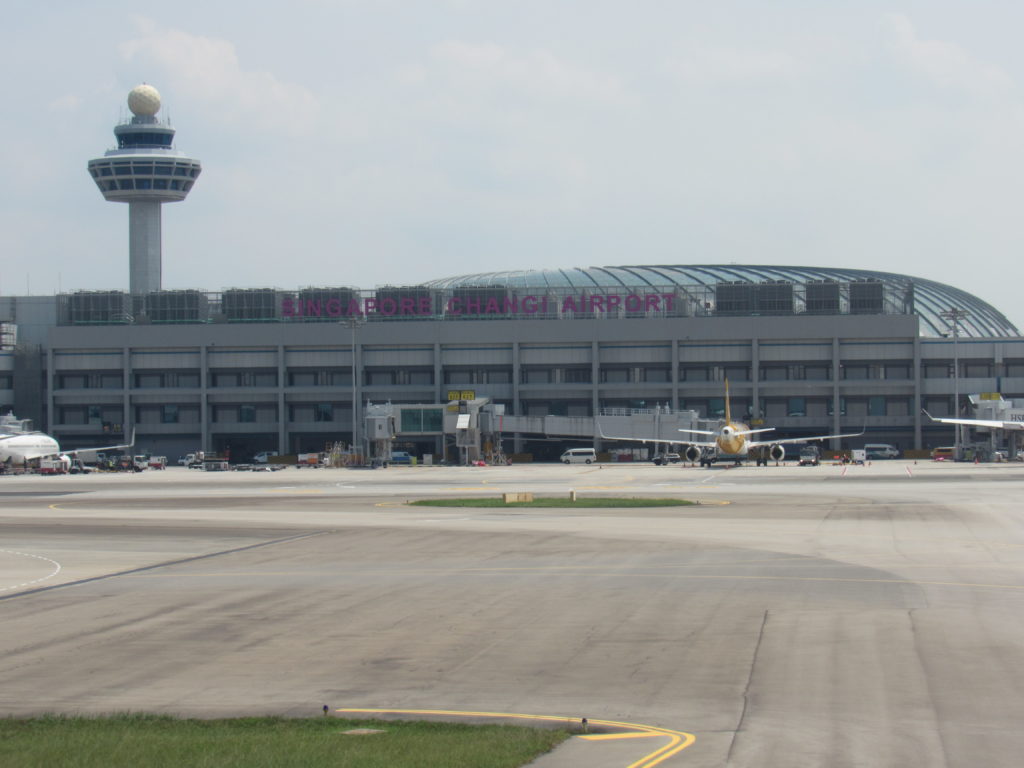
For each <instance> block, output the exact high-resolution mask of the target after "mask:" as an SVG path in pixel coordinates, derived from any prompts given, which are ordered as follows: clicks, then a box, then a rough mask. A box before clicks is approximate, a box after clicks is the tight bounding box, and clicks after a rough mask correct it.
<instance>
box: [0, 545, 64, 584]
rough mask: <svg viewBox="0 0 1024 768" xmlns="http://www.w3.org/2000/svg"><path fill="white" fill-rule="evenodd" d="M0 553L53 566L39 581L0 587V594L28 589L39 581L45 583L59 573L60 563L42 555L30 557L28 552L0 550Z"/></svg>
mask: <svg viewBox="0 0 1024 768" xmlns="http://www.w3.org/2000/svg"><path fill="white" fill-rule="evenodd" d="M0 552H6V553H7V554H8V555H21V556H22V557H34V558H35V559H36V560H45V561H46V562H48V563H53V565H54V566H55V567H54V569H53V570H52V571H51V572H50V573H48V574H46V575H45V576H43V577H42V578H41V579H34V580H32V581H26V582H25V583H24V584H15V585H13V586H10V587H0V592H6V591H7V590H9V589H21V588H22V587H30V586H32V585H33V584H38V583H39V582H41V581H46V580H47V579H52V578H53V577H54V576H56V575H57V574H58V573H60V563H58V562H57V561H56V560H51V559H50V558H48V557H43V556H42V555H32V554H29V553H28V552H15V551H14V550H12V549H0Z"/></svg>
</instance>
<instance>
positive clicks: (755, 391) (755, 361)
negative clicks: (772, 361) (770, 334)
mask: <svg viewBox="0 0 1024 768" xmlns="http://www.w3.org/2000/svg"><path fill="white" fill-rule="evenodd" d="M750 413H751V414H752V415H753V416H754V417H755V418H764V414H763V413H762V412H761V340H760V339H758V338H756V337H755V338H753V339H751V340H750Z"/></svg>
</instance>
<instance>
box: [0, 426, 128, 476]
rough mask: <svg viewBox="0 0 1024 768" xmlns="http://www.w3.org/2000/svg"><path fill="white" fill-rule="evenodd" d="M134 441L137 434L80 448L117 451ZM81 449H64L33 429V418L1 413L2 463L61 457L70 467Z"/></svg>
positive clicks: (7, 464) (11, 463) (0, 447)
mask: <svg viewBox="0 0 1024 768" xmlns="http://www.w3.org/2000/svg"><path fill="white" fill-rule="evenodd" d="M134 444H135V435H134V434H133V435H132V441H131V442H130V443H126V444H124V445H107V446H102V447H98V448H89V449H84V448H83V449H81V450H90V451H116V450H122V449H124V448H131V447H132V446H133V445H134ZM77 453H78V451H64V452H61V449H60V443H58V442H57V440H56V439H55V438H53V437H51V436H50V435H47V434H46V433H45V432H39V431H36V430H34V429H32V420H31V419H16V418H15V417H14V416H12V415H11V414H9V413H7V414H4V415H3V416H0V464H3V465H4V466H7V467H10V466H27V465H28V462H30V461H35V460H39V459H47V458H60V459H61V460H66V463H67V465H68V466H70V464H71V457H72V456H74V455H76V454H77Z"/></svg>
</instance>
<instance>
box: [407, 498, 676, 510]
mask: <svg viewBox="0 0 1024 768" xmlns="http://www.w3.org/2000/svg"><path fill="white" fill-rule="evenodd" d="M409 503H410V504H411V505H412V506H416V507H558V508H560V509H599V508H608V507H616V508H619V507H688V506H691V505H693V504H695V503H696V502H693V501H687V500H686V499H637V498H607V497H596V496H595V497H588V498H583V499H581V498H577V499H576V501H573V500H572V499H570V498H569V497H568V496H548V497H543V498H536V499H534V500H533V501H512V502H509V503H508V504H506V503H505V502H504V501H503V500H502V499H501V497H500V496H497V497H488V498H482V499H419V500H417V501H410V502H409Z"/></svg>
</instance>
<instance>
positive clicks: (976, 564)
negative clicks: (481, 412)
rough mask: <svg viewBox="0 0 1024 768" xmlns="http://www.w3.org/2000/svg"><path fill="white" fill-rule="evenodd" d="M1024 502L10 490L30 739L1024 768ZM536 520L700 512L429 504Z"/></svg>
mask: <svg viewBox="0 0 1024 768" xmlns="http://www.w3.org/2000/svg"><path fill="white" fill-rule="evenodd" d="M1022 490H1024V465H1021V464H996V465H973V464H950V463H932V462H923V461H922V462H920V463H914V462H908V461H888V462H873V463H872V464H871V465H869V466H845V467H844V466H837V465H831V464H828V465H822V466H820V467H796V466H794V465H793V464H789V465H787V466H780V467H767V468H755V467H741V468H725V467H715V468H713V469H710V470H709V469H701V468H696V467H689V466H677V465H676V466H667V467H655V466H653V465H649V464H636V465H632V464H614V465H612V464H608V465H590V466H588V465H572V466H563V465H540V464H538V465H513V466H509V467H483V468H478V467H473V468H463V467H392V468H389V469H386V470H384V469H381V470H355V469H352V470H348V469H345V470H342V469H338V470H334V469H319V470H311V469H302V470H299V469H288V470H284V471H281V472H276V473H248V472H244V473H243V472H230V473H214V472H210V473H205V472H201V471H198V470H187V469H184V468H178V467H175V468H170V469H168V470H166V471H162V472H161V471H147V472H144V473H140V474H137V475H132V474H124V475H119V474H91V475H88V476H60V477H40V476H23V477H7V476H5V477H0V621H2V626H3V632H2V633H0V680H3V685H2V686H0V715H29V714H35V713H42V712H61V713H110V712H118V711H126V710H131V711H149V712H170V713H176V714H181V715H189V716H199V717H221V716H235V715H244V714H266V713H272V714H282V715H286V716H307V715H313V714H319V713H320V712H321V711H322V708H323V706H327V707H328V709H329V711H330V712H331V713H335V714H338V715H339V716H340V715H343V714H344V715H346V716H348V715H352V716H355V715H359V716H362V715H361V714H360V713H363V714H367V715H369V714H371V712H368V711H372V714H373V715H375V716H377V715H379V716H382V717H416V718H419V717H441V718H445V719H457V720H464V721H470V722H491V721H509V722H520V723H529V724H534V725H538V726H545V727H548V726H557V727H567V728H570V729H571V730H572V731H573V732H574V733H577V734H578V735H577V736H574V737H573V738H571V739H570V740H569V741H568V742H566V744H565V745H564V746H562V747H560V748H559V749H557V750H556V751H555V752H553V753H551V754H550V755H546V756H544V757H543V758H541V759H540V760H538V761H536V762H535V763H533V764H532V765H533V766H534V767H535V768H567V767H568V766H572V767H573V768H579V766H587V768H627V766H630V767H631V768H653V766H654V765H660V766H702V767H703V766H723V765H729V766H787V767H789V766H823V765H828V766H879V765H893V766H897V765H898V766H964V767H966V766H971V767H972V768H973V767H974V766H978V765H984V766H1016V765H1019V763H1020V755H1021V754H1022V753H1024V735H1022V731H1021V729H1020V728H1019V723H1020V722H1021V721H1022V719H1024V694H1022V690H1024V654H1022V651H1024V631H1022V630H1024V610H1022V609H1024V527H1022V525H1021V523H1022V518H1024V513H1022V511H1021V505H1020V503H1019V499H1020V498H1021V491H1022ZM510 491H529V492H533V493H535V494H537V495H552V496H555V495H559V496H561V495H568V493H569V492H570V491H576V493H577V494H578V496H580V497H587V496H658V497H673V498H686V499H691V500H694V501H697V502H699V504H698V505H696V506H692V507H664V508H653V509H652V508H643V509H640V508H617V509H616V508H612V509H577V510H566V509H479V508H455V507H442V508H433V507H431V508H426V507H411V506H408V505H407V503H406V502H407V501H409V500H412V499H419V498H432V497H444V498H448V497H455V498H458V497H467V496H473V497H476V496H497V495H499V494H501V493H503V492H510ZM343 710H344V711H343ZM583 718H586V719H587V725H586V731H585V732H584V726H583V723H582V720H583ZM595 737H596V738H595Z"/></svg>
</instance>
